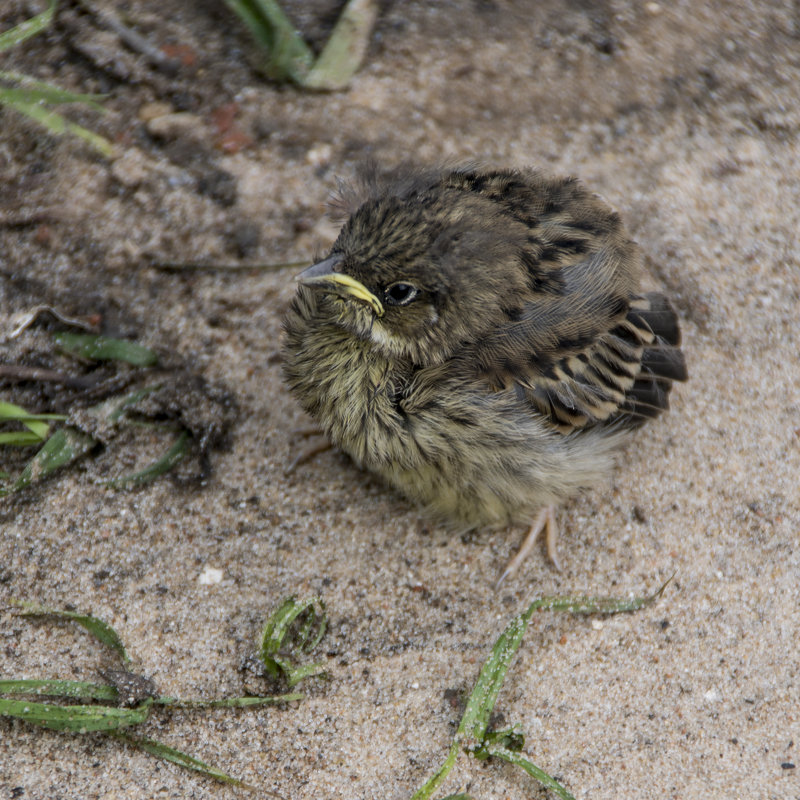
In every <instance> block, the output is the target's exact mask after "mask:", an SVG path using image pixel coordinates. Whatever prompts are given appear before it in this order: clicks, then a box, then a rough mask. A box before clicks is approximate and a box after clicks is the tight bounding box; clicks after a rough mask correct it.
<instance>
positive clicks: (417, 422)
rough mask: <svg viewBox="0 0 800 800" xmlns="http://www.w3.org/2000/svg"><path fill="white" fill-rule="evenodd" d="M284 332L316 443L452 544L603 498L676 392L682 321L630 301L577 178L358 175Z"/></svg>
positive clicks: (550, 533)
mask: <svg viewBox="0 0 800 800" xmlns="http://www.w3.org/2000/svg"><path fill="white" fill-rule="evenodd" d="M333 206H334V210H335V213H336V214H337V215H338V217H339V220H340V221H341V222H343V225H342V227H341V230H340V232H339V234H338V238H337V239H336V240H335V242H334V244H333V246H332V248H331V250H330V252H329V254H328V255H327V256H326V257H325V258H323V259H322V260H320V261H319V262H318V263H315V264H313V265H312V266H310V267H309V268H307V269H305V270H304V271H302V272H301V273H300V274H299V275H298V276H297V278H296V280H297V290H296V293H295V295H294V298H293V300H292V301H291V303H290V306H289V309H288V311H287V313H286V316H285V320H284V342H283V373H284V379H285V381H286V383H287V385H288V388H289V390H290V392H291V393H292V394H293V395H294V396H295V397H296V398H297V400H298V401H299V403H300V405H301V406H302V408H303V409H304V410H305V411H306V412H307V413H308V414H310V416H311V417H312V418H313V419H314V420H315V421H316V423H317V424H318V425H319V426H321V428H322V430H323V432H324V433H325V434H326V435H327V437H328V439H329V440H330V442H331V443H332V444H333V445H334V446H336V447H337V448H339V449H340V450H342V451H344V452H345V453H347V454H348V455H349V456H350V457H351V458H352V459H353V460H354V461H355V462H356V463H357V464H358V465H359V466H361V467H362V468H365V469H367V470H369V471H371V472H372V473H375V474H376V475H378V476H379V477H380V478H381V479H382V480H383V481H385V482H386V483H388V484H389V485H391V486H392V487H394V488H395V489H397V490H398V491H399V492H400V493H402V494H403V495H405V496H406V497H407V498H409V499H410V500H412V501H414V502H415V503H417V504H419V505H420V506H422V507H423V509H424V510H425V511H426V512H427V513H428V514H429V515H430V516H431V517H432V518H433V519H434V520H436V521H439V522H441V523H442V524H444V525H446V526H448V527H449V528H450V529H453V530H458V531H462V532H463V531H468V530H473V529H480V528H499V527H505V526H515V525H516V526H521V525H526V526H529V531H528V535H527V538H526V540H525V544H524V545H523V547H522V548H521V549H520V551H519V553H518V554H517V556H516V557H515V558H514V559H512V560H511V562H510V563H509V565H508V566H507V568H506V570H505V571H504V572H503V574H502V576H501V579H500V580H504V579H505V578H506V577H508V576H509V575H510V574H512V573H513V572H514V571H515V570H516V569H518V567H519V564H520V563H521V562H522V560H523V559H524V558H525V557H526V556H527V554H528V553H529V551H530V550H531V549H532V547H533V546H534V543H535V542H536V541H537V539H538V537H539V536H540V534H541V533H542V532H544V534H545V536H546V544H547V552H548V555H549V557H550V560H551V562H552V563H553V564H554V565H555V566H556V567H558V565H559V564H558V556H557V536H558V527H557V523H556V519H555V509H556V507H558V506H561V505H562V504H564V503H565V502H566V501H567V500H569V499H570V498H572V497H574V496H575V495H577V494H579V493H580V492H582V491H584V490H586V489H590V488H592V487H594V486H596V485H598V484H600V483H603V482H605V481H607V478H608V476H609V474H610V473H611V471H612V470H613V467H614V463H615V457H616V456H617V454H618V453H619V451H620V449H621V448H622V447H624V446H625V445H627V443H628V442H629V441H630V439H631V437H632V434H633V432H634V431H635V430H636V429H637V428H639V427H640V426H641V425H642V424H643V423H645V422H647V421H648V420H650V419H652V418H654V417H657V416H658V415H659V414H660V413H661V412H662V411H664V410H665V409H667V408H668V405H669V403H668V400H669V394H670V390H671V387H672V384H673V382H674V381H684V380H686V379H687V377H688V376H687V369H686V363H685V359H684V355H683V353H682V351H681V349H680V343H681V332H680V327H679V322H678V317H677V314H676V312H675V310H674V308H673V306H672V305H671V304H670V302H669V300H668V299H667V298H666V297H665V296H664V295H663V294H661V293H658V292H644V291H642V290H641V289H640V282H641V278H642V272H643V256H642V253H641V250H640V248H639V247H638V245H637V244H636V243H635V242H633V241H632V240H631V239H630V238H629V236H628V234H627V233H626V231H625V228H624V226H623V223H622V221H621V219H620V216H619V215H618V214H617V213H616V212H615V211H614V210H612V209H611V208H610V207H609V205H608V204H607V203H606V202H605V201H604V200H602V199H601V198H600V197H598V196H597V195H595V194H593V193H591V192H590V191H589V190H588V189H587V188H586V187H585V186H584V185H583V184H582V183H581V182H580V181H578V180H577V179H575V178H573V177H558V176H550V175H548V174H546V173H545V172H542V171H540V170H538V169H534V168H520V169H508V168H499V167H497V168H495V167H487V166H481V165H465V166H453V167H440V168H418V167H409V166H401V167H398V168H395V169H392V170H389V171H386V172H381V171H380V170H379V168H378V167H377V166H376V165H374V164H373V165H370V166H368V167H367V168H366V169H364V170H363V172H362V174H361V175H360V176H359V178H358V180H357V181H356V182H355V183H354V184H350V185H347V184H341V185H340V188H339V194H338V197H337V198H336V200H335V201H334V203H333Z"/></svg>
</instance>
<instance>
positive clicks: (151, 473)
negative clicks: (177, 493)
mask: <svg viewBox="0 0 800 800" xmlns="http://www.w3.org/2000/svg"><path fill="white" fill-rule="evenodd" d="M190 438H191V434H190V433H189V431H182V432H181V435H180V436H179V437H178V440H177V441H176V442H175V444H173V445H172V447H170V449H169V450H167V452H166V453H164V455H163V456H161V458H159V459H158V460H157V461H154V462H153V463H152V464H150V466H149V467H145V468H144V469H142V470H139V472H134V473H133V474H131V475H123V476H122V477H121V478H114V479H113V480H110V481H106V483H105V486H108V487H109V488H110V489H124V488H126V487H128V486H141V485H142V484H144V483H150V482H151V481H154V480H155V479H156V478H158V477H159V476H161V475H163V474H164V473H165V472H169V471H170V470H171V469H172V468H173V467H174V466H175V465H176V464H177V463H178V462H179V461H180V460H181V459H182V458H183V457H184V456H185V455H186V453H187V451H188V450H189V439H190Z"/></svg>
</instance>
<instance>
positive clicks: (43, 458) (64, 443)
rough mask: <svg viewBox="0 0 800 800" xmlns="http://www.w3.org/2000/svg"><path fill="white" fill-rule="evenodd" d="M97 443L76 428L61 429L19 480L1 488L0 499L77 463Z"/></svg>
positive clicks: (44, 446)
mask: <svg viewBox="0 0 800 800" xmlns="http://www.w3.org/2000/svg"><path fill="white" fill-rule="evenodd" d="M96 444H97V442H96V441H95V439H93V438H92V437H91V436H89V434H88V433H83V432H82V431H79V430H77V429H76V428H60V429H59V430H57V431H56V432H55V433H54V434H53V435H52V436H51V437H50V438H49V439H48V440H47V441H46V442H45V443H44V445H43V446H42V447H41V449H40V450H39V452H38V453H36V455H35V456H34V457H33V458H32V459H31V460H30V461H29V462H28V463H27V464H26V465H25V469H23V470H22V472H21V473H20V475H19V477H18V478H17V480H16V481H15V482H14V483H13V484H12V485H11V486H10V487H8V488H0V497H2V496H3V495H6V494H11V493H12V492H18V491H20V489H24V488H25V487H27V486H28V485H29V484H31V483H36V482H37V481H40V480H42V479H43V478H46V477H47V476H48V475H50V474H51V473H53V472H55V471H56V470H57V469H58V468H59V467H63V466H64V465H65V464H69V463H71V462H73V461H76V460H77V459H79V458H80V457H81V456H83V455H85V454H86V453H88V452H89V451H90V450H91V449H92V448H93V447H95V445H96Z"/></svg>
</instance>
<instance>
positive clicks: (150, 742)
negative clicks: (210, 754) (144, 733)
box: [112, 733, 245, 786]
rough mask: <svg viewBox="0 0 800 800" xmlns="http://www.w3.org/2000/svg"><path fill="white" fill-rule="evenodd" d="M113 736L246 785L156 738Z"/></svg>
mask: <svg viewBox="0 0 800 800" xmlns="http://www.w3.org/2000/svg"><path fill="white" fill-rule="evenodd" d="M112 736H113V737H114V738H115V739H119V740H121V741H123V742H127V743H128V744H130V745H132V746H133V747H138V748H139V749H140V750H144V751H145V753H149V754H150V755H153V756H156V757H157V758H163V759H164V760H165V761H171V762H172V763H173V764H178V765H179V766H181V767H185V768H186V769H191V770H194V771H195V772H199V773H201V774H203V775H206V776H208V777H209V778H214V779H215V780H218V781H221V782H222V783H230V784H233V785H234V786H244V785H245V784H244V783H243V782H242V781H240V780H239V779H238V778H233V777H231V776H230V775H228V774H227V773H225V772H223V771H222V770H220V769H217V768H216V767H212V766H210V765H209V764H206V763H205V761H201V760H200V759H199V758H194V757H193V756H190V755H188V754H186V753H183V752H181V751H180V750H176V749H175V748H174V747H167V745H165V744H162V743H161V742H157V741H155V740H154V739H145V738H141V737H138V736H137V737H133V736H128V735H127V734H125V733H112Z"/></svg>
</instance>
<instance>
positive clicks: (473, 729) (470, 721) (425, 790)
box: [412, 576, 674, 800]
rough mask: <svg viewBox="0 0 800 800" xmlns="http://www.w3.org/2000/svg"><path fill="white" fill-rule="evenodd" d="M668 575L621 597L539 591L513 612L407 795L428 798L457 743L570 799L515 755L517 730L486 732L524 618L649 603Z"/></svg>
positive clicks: (450, 763)
mask: <svg viewBox="0 0 800 800" xmlns="http://www.w3.org/2000/svg"><path fill="white" fill-rule="evenodd" d="M672 577H674V576H671V577H670V578H668V579H667V580H666V581H665V582H664V583H663V584H662V585H661V587H660V588H659V589H657V590H656V591H655V592H654V593H653V594H652V595H649V596H647V597H634V598H630V599H625V600H620V599H617V598H609V597H588V596H570V597H542V598H539V599H537V600H534V601H533V602H532V603H530V605H529V606H528V608H526V609H525V611H523V612H522V613H520V614H517V616H515V617H514V618H513V619H512V620H511V621H510V622H509V623H508V625H507V626H506V628H505V630H504V631H503V632H502V633H501V634H500V636H499V637H498V639H497V641H496V642H495V644H494V646H493V647H492V651H491V653H490V654H489V657H488V658H487V660H486V662H485V663H484V665H483V667H482V668H481V672H480V675H479V676H478V680H477V682H476V684H475V688H474V689H473V690H472V693H471V694H470V696H469V699H468V700H467V706H466V708H465V710H464V714H463V716H462V718H461V722H460V723H459V725H458V729H457V730H456V733H455V736H454V737H453V742H452V744H451V745H450V750H449V752H448V754H447V757H446V759H445V761H444V763H443V764H442V765H441V766H440V767H439V769H437V770H436V772H435V773H434V774H433V775H432V776H431V777H430V778H429V779H428V780H427V781H426V782H425V784H423V786H422V787H421V788H420V789H418V790H417V791H416V792H415V793H414V795H413V797H412V800H429V798H430V797H431V796H432V795H433V793H434V792H435V791H436V789H437V788H438V787H439V786H440V785H441V784H442V782H443V781H444V780H445V778H446V777H447V775H448V773H449V772H450V770H451V769H452V768H453V766H454V765H455V762H456V759H457V757H458V753H459V750H460V749H461V748H462V747H463V748H464V749H465V750H466V751H467V752H468V753H471V754H472V755H474V756H476V757H477V758H489V757H491V756H493V755H496V756H497V757H498V758H503V759H505V760H506V761H509V762H510V763H512V764H516V765H517V766H519V767H522V769H524V770H525V771H526V772H527V773H528V774H529V775H531V776H532V777H534V778H535V779H536V780H538V781H539V782H540V783H541V784H542V785H543V786H546V787H547V788H549V789H552V790H553V791H554V792H556V793H557V794H558V796H559V797H560V798H562V800H574V798H573V797H572V795H571V794H570V793H569V792H568V791H567V790H566V789H565V788H564V787H563V786H561V784H560V783H558V781H556V780H555V779H554V778H551V777H550V776H549V775H548V774H547V773H546V772H544V771H543V770H542V769H540V768H539V767H537V766H536V765H535V764H532V763H531V762H530V761H528V760H527V759H526V758H524V757H523V756H521V755H519V753H518V752H517V751H518V750H521V749H522V746H523V744H524V739H523V738H522V736H521V734H519V733H517V732H515V731H502V732H500V733H490V732H488V726H489V716H490V715H491V713H492V711H493V709H494V706H495V703H496V702H497V696H498V694H499V692H500V689H501V688H502V686H503V681H504V680H505V677H506V673H507V672H508V668H509V666H510V664H511V661H512V659H513V658H514V655H515V654H516V652H517V650H518V649H519V646H520V644H521V642H522V638H523V636H524V635H525V631H526V630H527V627H528V623H529V622H530V619H531V617H532V616H533V614H534V612H535V611H570V612H572V613H574V614H619V613H623V612H627V611H636V610H638V609H640V608H644V607H645V606H648V605H650V604H652V603H654V602H655V601H656V600H657V599H658V598H659V597H660V596H661V594H662V593H663V592H664V589H666V587H667V585H668V584H669V582H670V581H671V580H672Z"/></svg>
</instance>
